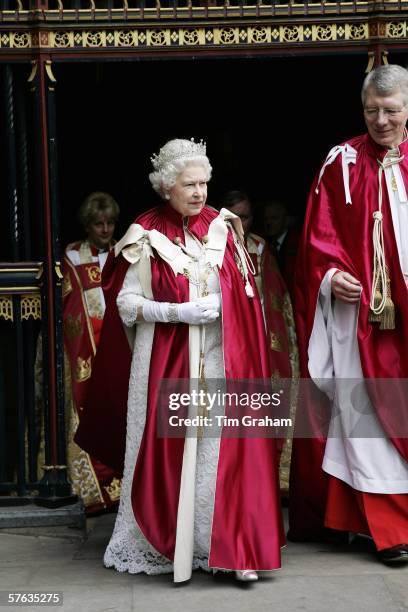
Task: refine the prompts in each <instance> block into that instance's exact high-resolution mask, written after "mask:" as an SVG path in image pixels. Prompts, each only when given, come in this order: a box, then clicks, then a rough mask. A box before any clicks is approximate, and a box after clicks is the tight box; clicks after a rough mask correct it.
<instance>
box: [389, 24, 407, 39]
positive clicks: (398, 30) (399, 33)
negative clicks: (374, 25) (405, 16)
mask: <svg viewBox="0 0 408 612" xmlns="http://www.w3.org/2000/svg"><path fill="white" fill-rule="evenodd" d="M387 35H388V36H389V37H390V38H405V36H406V35H407V24H406V23H405V21H401V22H399V23H388V24H387Z"/></svg>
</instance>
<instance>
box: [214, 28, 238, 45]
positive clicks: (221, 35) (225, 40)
mask: <svg viewBox="0 0 408 612" xmlns="http://www.w3.org/2000/svg"><path fill="white" fill-rule="evenodd" d="M238 34H239V30H238V28H219V29H218V36H216V42H218V44H221V45H232V44H237V43H239V37H238Z"/></svg>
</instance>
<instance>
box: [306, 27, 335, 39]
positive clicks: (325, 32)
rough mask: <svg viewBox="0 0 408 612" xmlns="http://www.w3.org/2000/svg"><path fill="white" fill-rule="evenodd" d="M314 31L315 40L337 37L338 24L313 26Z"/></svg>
mask: <svg viewBox="0 0 408 612" xmlns="http://www.w3.org/2000/svg"><path fill="white" fill-rule="evenodd" d="M312 31H313V34H312V37H313V40H321V41H327V40H335V39H336V26H335V25H334V24H320V25H317V26H313V28H312Z"/></svg>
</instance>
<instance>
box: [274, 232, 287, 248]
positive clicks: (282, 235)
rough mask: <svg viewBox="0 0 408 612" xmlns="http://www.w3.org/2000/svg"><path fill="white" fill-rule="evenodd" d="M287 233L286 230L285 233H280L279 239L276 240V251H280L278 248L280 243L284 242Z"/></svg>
mask: <svg viewBox="0 0 408 612" xmlns="http://www.w3.org/2000/svg"><path fill="white" fill-rule="evenodd" d="M287 233H288V230H287V229H285V231H284V232H282V234H281V235H280V236H279V238H277V240H276V248H277V249H278V251H279V250H280V248H281V246H282V242H283V241H284V240H285V238H286V234H287Z"/></svg>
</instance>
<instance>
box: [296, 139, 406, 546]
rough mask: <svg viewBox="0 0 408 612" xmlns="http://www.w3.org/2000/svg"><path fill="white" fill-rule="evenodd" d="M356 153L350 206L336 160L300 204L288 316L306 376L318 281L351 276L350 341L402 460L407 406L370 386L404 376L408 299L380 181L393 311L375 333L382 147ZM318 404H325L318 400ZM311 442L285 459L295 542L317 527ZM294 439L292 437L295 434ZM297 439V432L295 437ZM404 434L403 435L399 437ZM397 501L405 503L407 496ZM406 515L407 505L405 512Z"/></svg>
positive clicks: (321, 481) (370, 145)
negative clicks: (354, 286) (354, 307)
mask: <svg viewBox="0 0 408 612" xmlns="http://www.w3.org/2000/svg"><path fill="white" fill-rule="evenodd" d="M348 144H349V145H351V146H352V147H353V148H354V149H355V150H356V163H355V164H354V163H351V164H348V172H349V187H350V194H351V200H352V203H351V204H346V195H345V189H344V183H343V168H342V156H341V154H340V155H338V157H337V158H336V159H335V160H334V161H333V163H331V164H330V165H327V166H326V168H325V170H324V174H323V177H322V179H321V182H320V184H319V186H318V193H316V187H317V184H318V180H317V178H316V180H315V182H314V184H313V186H312V189H311V192H310V196H309V201H308V207H307V212H306V218H305V223H304V230H303V236H302V242H301V245H300V248H299V254H298V262H297V277H296V289H295V296H296V302H295V315H296V322H297V332H298V341H299V351H300V364H301V374H302V376H303V377H308V375H309V374H308V356H307V350H308V345H309V339H310V335H311V331H312V327H313V322H314V316H315V310H316V304H317V299H318V294H319V289H320V285H321V282H322V280H323V278H324V276H325V274H326V272H327V271H328V270H329V269H331V268H338V269H339V270H342V271H345V272H348V273H350V274H351V275H353V276H354V277H355V278H357V279H358V280H359V281H360V283H361V285H362V294H361V300H360V308H359V316H358V330H357V339H358V346H359V352H360V358H361V366H362V370H363V374H364V377H365V379H370V380H369V385H368V387H367V388H368V393H369V395H370V399H371V402H372V404H373V406H374V409H375V411H376V414H377V416H378V418H379V421H380V423H381V425H382V428H383V429H384V432H385V434H386V435H387V436H388V437H389V438H390V439H391V440H392V442H393V444H394V445H395V448H396V449H397V451H398V452H399V453H400V454H401V456H402V457H403V458H404V459H405V461H407V460H408V438H406V437H405V438H404V437H399V436H401V432H403V431H405V432H407V430H408V429H407V421H408V406H407V400H406V396H405V395H404V393H403V387H402V386H400V385H399V383H398V381H397V380H396V381H395V385H394V386H393V387H392V392H390V387H389V386H387V387H386V388H384V387H382V386H381V385H380V384H378V385H376V383H375V381H376V380H377V379H406V378H407V377H408V354H407V351H406V346H407V343H408V306H407V304H408V302H407V298H408V294H407V287H406V285H405V282H404V279H403V275H402V272H401V268H400V263H399V256H398V250H397V245H396V241H395V236H394V230H393V224H392V217H391V211H390V204H389V201H388V195H387V187H386V182H385V177H384V176H383V177H382V181H383V183H382V187H383V207H382V212H383V228H384V244H385V257H386V262H387V266H388V268H389V277H390V280H391V293H392V300H393V302H394V304H395V309H396V326H395V329H393V330H380V329H379V324H378V323H371V322H370V321H369V304H370V297H371V284H372V269H373V239H372V232H373V213H374V212H375V211H376V210H378V161H377V160H379V161H382V160H383V158H384V156H385V154H386V153H387V150H386V149H383V148H382V147H379V146H378V145H377V144H376V143H374V141H373V140H372V139H371V138H370V136H369V135H368V134H366V135H363V136H358V137H356V138H353V139H352V140H350V141H348ZM399 148H400V153H401V154H403V155H404V154H405V158H404V159H403V161H401V162H400V164H399V165H400V169H401V173H402V177H403V180H404V183H405V185H406V186H408V156H407V155H408V143H407V142H403V143H402V144H401V145H400V147H399ZM321 401H322V403H323V404H324V403H325V399H324V398H322V400H321ZM300 412H302V420H304V421H308V422H309V425H310V428H311V429H313V421H315V423H317V416H316V414H314V413H313V409H312V408H311V407H310V406H307V405H306V406H305V405H303V406H302V405H301V406H299V408H298V414H299V413H300ZM316 431H317V434H316V438H315V439H296V440H295V442H294V453H293V457H292V473H291V504H292V506H291V511H290V530H291V534H292V535H293V536H295V537H303V536H305V537H307V535H308V534H309V535H311V536H312V535H313V534H317V533H318V531H319V529H321V528H322V527H323V523H324V515H325V506H326V496H327V484H328V476H327V475H326V474H324V473H323V471H322V470H321V464H322V459H323V455H324V448H325V438H324V435H323V432H322V431H321V430H319V428H318V427H316ZM298 433H299V432H298ZM300 435H301V432H300ZM405 435H406V434H405ZM401 497H404V499H405V504H407V503H408V502H407V500H408V497H407V496H406V495H402V496H401ZM407 513H408V507H407Z"/></svg>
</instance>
